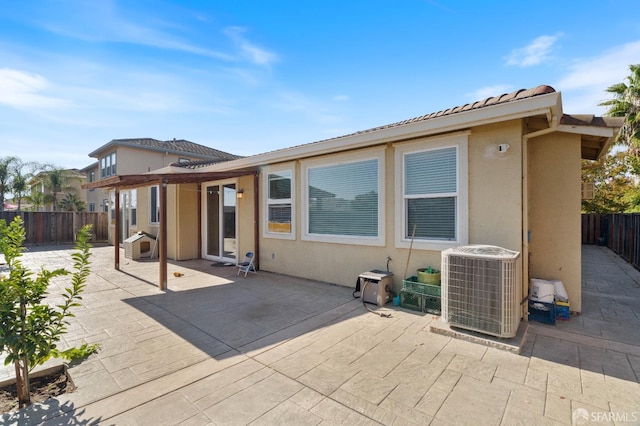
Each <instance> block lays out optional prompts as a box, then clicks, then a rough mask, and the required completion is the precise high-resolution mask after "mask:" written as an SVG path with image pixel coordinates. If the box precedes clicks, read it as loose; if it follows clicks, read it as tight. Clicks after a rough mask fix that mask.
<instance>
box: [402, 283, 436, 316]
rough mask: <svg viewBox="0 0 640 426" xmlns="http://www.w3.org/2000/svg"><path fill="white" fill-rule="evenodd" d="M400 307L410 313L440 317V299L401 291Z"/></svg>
mask: <svg viewBox="0 0 640 426" xmlns="http://www.w3.org/2000/svg"><path fill="white" fill-rule="evenodd" d="M400 306H402V307H403V308H405V309H411V310H412V311H418V312H426V313H429V314H435V315H440V312H441V298H440V297H439V296H430V295H428V294H422V293H417V292H414V291H409V290H405V289H403V290H402V291H401V292H400Z"/></svg>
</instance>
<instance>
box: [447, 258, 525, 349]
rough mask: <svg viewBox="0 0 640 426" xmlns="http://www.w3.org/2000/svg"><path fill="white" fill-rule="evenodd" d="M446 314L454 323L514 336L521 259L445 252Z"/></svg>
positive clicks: (516, 324)
mask: <svg viewBox="0 0 640 426" xmlns="http://www.w3.org/2000/svg"><path fill="white" fill-rule="evenodd" d="M442 269H443V274H444V278H443V304H444V305H445V306H444V307H443V308H444V309H443V317H444V320H445V321H447V322H448V323H450V324H451V325H455V326H459V327H462V328H467V329H470V330H475V331H479V332H482V333H486V334H492V335H495V336H499V337H509V336H511V337H512V336H514V335H515V333H516V331H517V327H518V323H519V315H518V305H517V299H518V296H517V294H516V293H517V290H518V286H517V284H516V282H517V273H518V272H517V262H516V261H515V258H514V259H510V260H505V259H497V258H491V257H487V258H482V257H477V256H473V257H470V256H465V255H455V254H451V255H447V256H443V266H442Z"/></svg>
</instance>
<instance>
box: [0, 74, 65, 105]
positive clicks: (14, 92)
mask: <svg viewBox="0 0 640 426" xmlns="http://www.w3.org/2000/svg"><path fill="white" fill-rule="evenodd" d="M48 88H49V82H48V81H47V79H46V78H44V77H43V76H41V75H39V74H33V73H29V72H25V71H19V70H15V69H11V68H1V69H0V93H2V96H0V104H4V105H8V106H10V107H13V108H58V107H61V106H68V105H69V102H68V101H66V100H64V99H59V98H55V97H52V96H46V95H43V94H42V92H46V91H47V89H48Z"/></svg>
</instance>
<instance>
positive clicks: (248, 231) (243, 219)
mask: <svg viewBox="0 0 640 426" xmlns="http://www.w3.org/2000/svg"><path fill="white" fill-rule="evenodd" d="M253 179H254V178H253V176H242V177H240V178H238V181H237V183H236V190H243V191H244V193H243V194H242V198H241V199H238V200H236V209H237V210H236V212H237V213H236V214H237V221H238V222H237V224H236V226H237V227H236V229H237V235H236V236H237V239H238V241H237V244H238V245H237V247H238V259H239V261H242V258H243V257H244V254H245V253H246V252H248V251H255V249H256V247H255V232H254V224H255V220H256V219H255V214H254V196H255V191H254V184H253Z"/></svg>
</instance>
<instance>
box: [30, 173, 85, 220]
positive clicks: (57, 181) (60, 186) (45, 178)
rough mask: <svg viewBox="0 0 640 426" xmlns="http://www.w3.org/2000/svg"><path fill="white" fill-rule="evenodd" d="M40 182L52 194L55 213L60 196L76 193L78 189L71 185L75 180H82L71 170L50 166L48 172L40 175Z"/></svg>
mask: <svg viewBox="0 0 640 426" xmlns="http://www.w3.org/2000/svg"><path fill="white" fill-rule="evenodd" d="M38 180H39V181H41V182H42V184H43V186H44V187H45V188H46V189H48V190H49V191H50V192H51V196H52V198H51V202H52V204H53V211H56V210H57V206H58V194H59V193H61V192H75V191H76V189H75V188H74V187H73V186H72V185H71V183H72V182H73V181H74V180H78V181H79V180H80V178H79V177H77V176H76V174H75V173H73V172H72V171H70V170H64V169H60V168H57V167H50V166H49V169H48V170H46V171H44V172H41V173H40V174H39V175H38Z"/></svg>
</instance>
